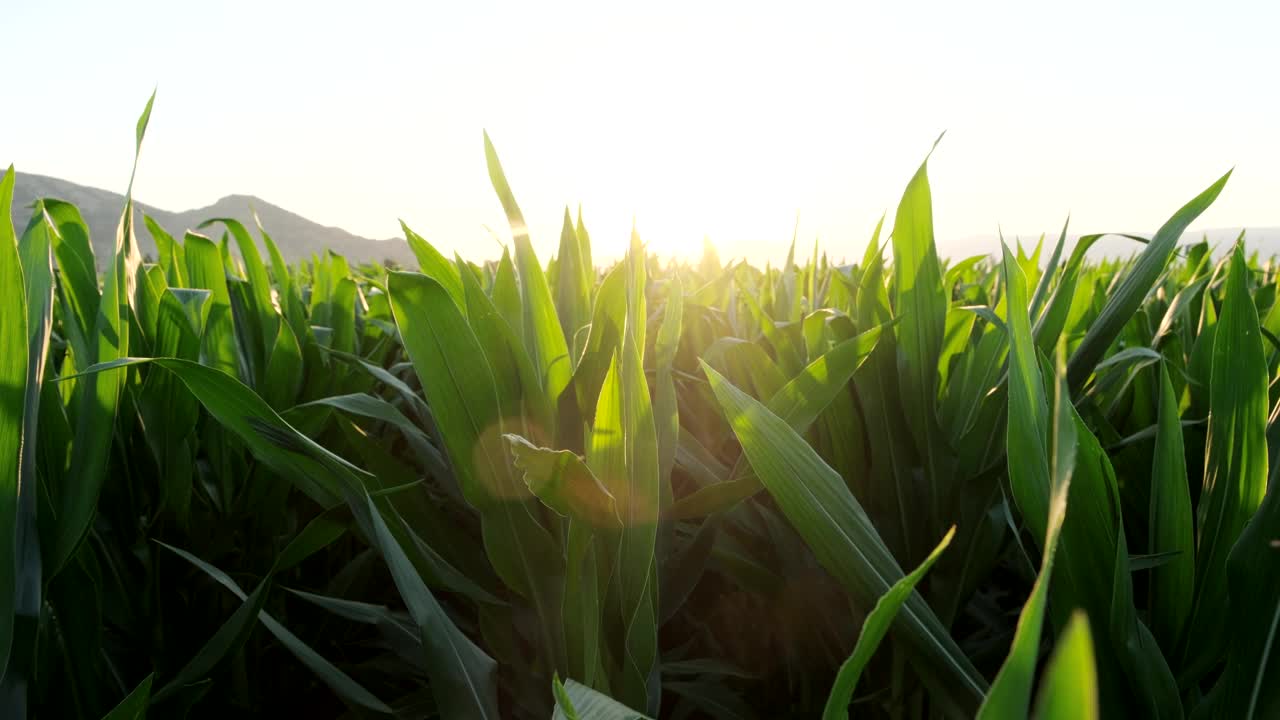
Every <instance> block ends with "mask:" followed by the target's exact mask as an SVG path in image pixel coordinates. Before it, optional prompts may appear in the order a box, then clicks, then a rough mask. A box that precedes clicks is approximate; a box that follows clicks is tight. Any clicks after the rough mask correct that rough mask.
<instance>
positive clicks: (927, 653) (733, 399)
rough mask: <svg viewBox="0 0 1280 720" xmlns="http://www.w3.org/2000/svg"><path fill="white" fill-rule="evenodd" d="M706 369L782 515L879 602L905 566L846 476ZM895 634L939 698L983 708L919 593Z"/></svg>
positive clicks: (974, 675)
mask: <svg viewBox="0 0 1280 720" xmlns="http://www.w3.org/2000/svg"><path fill="white" fill-rule="evenodd" d="M702 368H703V372H705V373H706V375H707V377H708V379H710V381H711V387H712V390H714V391H715V394H716V398H717V399H718V400H719V402H720V405H721V407H722V408H723V409H724V412H725V415H726V416H727V417H728V418H729V423H730V425H731V427H732V428H733V431H734V434H735V435H737V437H738V440H739V442H740V443H742V447H743V452H744V453H745V454H746V456H747V458H748V459H749V460H750V462H751V465H752V467H753V468H754V469H755V472H756V474H757V475H758V476H759V478H760V480H761V481H762V482H763V483H764V485H765V487H766V488H768V490H769V493H770V494H771V495H772V496H773V498H774V500H775V501H777V503H778V505H779V507H780V508H781V509H782V512H783V514H785V515H786V516H787V519H788V520H790V521H791V524H792V525H793V526H794V527H795V529H796V531H797V532H799V533H800V535H801V537H803V538H804V539H805V542H806V543H807V544H808V545H809V547H810V549H812V550H813V552H814V554H815V555H817V557H818V560H819V561H820V562H821V563H822V565H823V566H824V567H826V568H827V570H828V571H830V572H831V573H832V574H833V575H834V576H835V577H836V579H837V580H838V581H840V583H841V584H842V585H843V586H844V587H845V589H846V590H847V591H849V593H850V594H852V595H853V596H854V598H855V599H856V600H857V601H858V602H860V603H864V604H865V605H866V606H872V605H874V603H875V601H876V600H877V599H878V598H879V597H880V596H881V595H882V594H884V593H885V592H886V591H887V590H889V589H890V588H891V587H892V586H893V584H894V583H896V582H897V581H898V580H900V579H902V577H903V572H902V569H901V568H900V567H899V566H898V563H897V561H896V560H895V559H894V558H893V555H892V554H891V553H890V552H889V549H888V548H887V547H885V544H884V541H883V540H882V539H881V538H880V535H879V533H878V532H876V529H875V527H874V526H872V524H871V521H870V519H869V518H868V517H867V514H866V512H865V511H864V510H863V509H862V507H861V506H860V505H859V504H858V501H857V500H856V499H854V497H853V495H851V494H850V493H849V490H848V488H847V487H846V486H845V483H844V480H843V478H841V477H840V476H839V474H837V473H836V472H835V471H834V470H832V469H831V468H830V467H828V466H827V465H826V464H825V463H823V462H822V459H821V458H820V457H819V456H818V454H817V453H816V452H814V450H813V449H812V448H811V447H809V446H808V445H807V444H806V443H805V442H804V440H803V439H802V438H801V437H800V436H799V435H797V434H796V433H795V431H794V430H792V429H791V428H790V427H789V426H788V425H787V423H786V421H785V420H783V419H781V418H779V417H778V416H777V415H774V414H773V413H771V412H769V410H768V409H767V408H766V407H765V406H764V405H761V404H760V403H759V402H758V401H756V400H754V399H752V398H751V397H750V396H748V395H746V394H745V393H743V392H742V391H741V390H738V389H737V388H735V387H733V386H732V385H730V384H729V383H728V382H726V381H725V380H724V378H723V377H721V376H720V375H719V373H717V372H716V371H715V370H713V369H712V368H711V367H710V366H708V365H707V364H706V363H703V365H702ZM895 634H897V635H898V637H900V639H901V641H902V642H903V643H904V644H905V645H906V646H907V647H908V648H910V652H911V653H912V656H913V658H915V661H914V663H913V664H914V666H915V667H916V668H917V670H918V672H919V673H920V674H921V676H922V678H923V679H924V680H925V682H926V683H927V684H928V685H929V687H930V688H931V689H932V690H934V692H935V693H936V697H938V698H939V700H941V701H943V702H944V703H945V704H946V705H947V706H949V707H951V708H953V710H954V711H958V712H961V713H972V712H973V711H975V710H976V709H977V706H978V703H979V702H981V700H982V697H983V695H984V693H985V691H986V682H985V681H984V680H983V679H982V677H981V675H979V674H978V672H977V671H976V670H975V669H974V668H973V666H972V665H971V664H970V663H969V660H968V658H966V657H965V655H964V653H963V652H962V651H961V650H960V648H959V647H958V646H957V645H956V644H955V641H954V640H952V639H951V637H950V635H949V634H948V633H947V631H946V629H945V628H944V627H943V626H942V623H941V622H940V621H939V620H938V618H937V616H936V615H934V613H933V611H932V610H931V609H930V608H929V606H928V605H927V604H925V602H924V600H923V598H921V597H920V596H919V595H917V594H913V595H912V596H911V597H910V598H909V599H908V600H907V601H906V604H905V605H904V606H903V611H902V612H901V613H900V614H899V615H898V619H897V620H896V621H895Z"/></svg>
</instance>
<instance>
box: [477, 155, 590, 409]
mask: <svg viewBox="0 0 1280 720" xmlns="http://www.w3.org/2000/svg"><path fill="white" fill-rule="evenodd" d="M484 153H485V158H486V160H487V161H488V164H489V179H490V181H492V183H493V189H494V190H495V191H496V192H497V193H498V199H499V200H501V201H502V209H503V210H504V211H506V214H507V220H508V221H510V223H511V235H512V238H513V239H514V241H515V246H516V266H517V267H518V269H519V272H520V299H521V304H522V305H523V308H524V313H523V327H524V341H525V344H526V346H527V347H528V348H529V356H530V357H531V358H533V362H534V365H535V367H536V368H537V370H538V379H539V381H540V384H541V387H542V391H543V392H544V393H545V394H546V397H547V401H548V402H549V403H550V404H551V405H552V406H553V407H554V406H555V404H556V401H557V400H558V399H559V398H560V393H561V392H563V391H564V389H565V387H566V386H567V385H568V384H569V379H570V377H571V376H572V375H573V366H572V363H571V361H570V360H569V347H568V345H567V344H566V342H565V334H564V331H563V330H562V329H561V328H560V320H559V318H558V317H557V316H556V306H555V303H554V302H553V301H552V298H551V288H550V287H549V286H548V285H547V278H546V276H545V275H544V274H543V272H542V266H541V265H539V264H538V258H537V256H536V255H535V254H534V252H533V244H532V243H531V242H530V241H529V229H528V226H527V225H525V222H524V215H523V214H522V213H521V212H520V206H519V205H517V204H516V199H515V196H514V195H512V194H511V186H510V185H508V184H507V177H506V174H505V173H503V171H502V164H501V163H499V162H498V154H497V151H495V150H494V148H493V143H492V142H490V140H489V134H488V133H485V136H484Z"/></svg>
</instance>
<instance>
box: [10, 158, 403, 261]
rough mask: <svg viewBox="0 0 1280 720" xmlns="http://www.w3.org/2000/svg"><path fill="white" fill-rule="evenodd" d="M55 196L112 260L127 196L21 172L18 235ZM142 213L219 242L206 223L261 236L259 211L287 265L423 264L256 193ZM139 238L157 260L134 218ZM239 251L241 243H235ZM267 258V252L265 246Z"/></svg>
mask: <svg viewBox="0 0 1280 720" xmlns="http://www.w3.org/2000/svg"><path fill="white" fill-rule="evenodd" d="M43 197H52V198H57V199H59V200H65V201H67V202H70V203H73V204H75V205H76V207H78V208H79V209H80V214H81V216H82V217H83V218H84V221H85V224H87V225H88V226H89V237H90V239H91V241H92V244H93V252H94V255H95V256H96V257H97V260H98V265H99V267H102V264H103V263H104V262H105V260H106V259H107V258H109V257H110V255H111V253H112V250H113V248H114V245H115V238H116V228H117V227H118V226H119V224H120V213H121V211H122V210H123V208H124V196H123V195H121V194H119V193H114V192H111V191H109V190H101V189H98V188H92V187H87V186H84V185H78V184H76V183H73V182H70V181H67V180H62V179H59V178H54V177H48V176H45V175H33V174H31V173H22V172H19V173H17V176H16V178H15V183H14V197H13V221H14V226H15V227H16V228H17V230H18V232H22V229H23V228H24V227H26V224H27V221H28V220H29V218H30V208H31V206H32V204H33V203H34V202H35V201H36V199H38V198H43ZM134 207H135V208H136V211H138V213H146V214H147V215H148V216H150V217H151V219H152V220H155V221H156V222H157V223H159V224H160V227H162V228H164V229H165V230H166V231H167V232H169V233H170V234H171V235H173V236H174V237H178V238H181V237H182V235H183V234H184V233H185V232H186V231H187V230H193V231H195V232H199V233H201V234H205V235H210V236H211V237H214V238H215V239H218V238H220V237H221V234H222V231H223V228H222V227H221V226H220V225H217V226H211V227H209V228H205V229H204V230H197V227H198V226H199V224H200V223H202V222H205V221H206V220H210V219H212V218H234V219H236V220H239V221H240V222H241V223H243V224H244V226H245V227H247V228H249V230H250V231H251V232H252V233H253V234H254V235H255V236H256V235H257V228H256V227H255V225H254V221H253V212H254V211H256V212H257V213H258V218H259V219H260V220H261V221H262V226H263V228H265V229H266V231H267V232H268V233H269V234H270V235H271V239H272V240H273V241H275V243H276V245H277V246H278V247H279V248H280V254H281V255H283V256H284V258H285V261H286V262H290V263H293V262H297V261H299V260H303V259H306V258H310V257H311V255H312V254H317V255H318V254H321V253H323V252H324V251H325V250H332V251H333V252H335V253H338V254H339V255H343V256H345V257H346V258H347V259H348V260H350V261H352V262H356V263H359V262H366V261H383V260H388V259H389V260H395V261H396V262H398V263H400V264H401V265H404V266H407V267H417V261H416V260H415V259H414V257H413V253H412V252H411V251H410V250H409V246H408V244H407V243H406V242H405V241H404V240H403V239H395V240H371V239H369V238H364V237H360V236H358V235H353V234H352V233H349V232H347V231H346V230H343V229H342V228H336V227H327V226H324V225H321V224H319V223H316V222H312V221H311V220H308V219H307V218H304V217H302V216H301V215H298V214H297V213H293V212H290V211H288V210H286V209H284V208H282V207H279V206H277V205H273V204H271V203H269V202H267V201H265V200H262V199H261V198H256V197H253V196H252V195H228V196H227V197H224V198H222V199H221V200H218V201H217V202H215V203H213V204H212V205H209V206H206V207H202V208H196V209H194V210H184V211H181V212H173V211H170V210H163V209H160V208H157V207H154V206H152V205H147V204H145V203H142V202H136V201H135V203H134ZM134 234H135V235H136V237H137V239H138V245H139V249H140V250H141V252H142V253H143V254H144V255H150V256H151V257H153V258H154V257H155V256H156V244H155V240H153V239H152V237H151V233H150V231H149V230H148V229H147V227H146V225H145V224H144V223H143V222H142V216H141V214H138V215H137V216H136V217H135V218H134ZM232 247H233V248H234V247H235V245H234V244H233V245H232ZM261 251H262V253H263V255H264V256H265V254H266V250H265V248H263V249H262V250H261Z"/></svg>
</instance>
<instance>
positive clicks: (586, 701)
mask: <svg viewBox="0 0 1280 720" xmlns="http://www.w3.org/2000/svg"><path fill="white" fill-rule="evenodd" d="M551 692H552V694H553V696H554V697H555V701H556V709H555V713H553V714H552V716H551V720H649V719H648V717H647V716H645V715H641V714H640V713H638V712H636V711H635V710H632V709H631V708H629V707H627V706H626V705H623V704H622V703H620V702H618V701H617V700H614V699H613V698H611V697H609V696H608V695H605V694H603V693H600V692H597V691H595V690H592V689H591V688H590V687H587V686H586V685H583V684H582V683H580V682H578V681H576V680H573V679H569V680H566V681H565V682H564V683H563V684H562V683H561V682H560V679H559V678H555V679H554V680H552V687H551Z"/></svg>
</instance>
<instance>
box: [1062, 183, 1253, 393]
mask: <svg viewBox="0 0 1280 720" xmlns="http://www.w3.org/2000/svg"><path fill="white" fill-rule="evenodd" d="M1230 177H1231V172H1230V171H1228V172H1227V174H1225V175H1223V176H1222V177H1221V178H1219V179H1218V181H1217V182H1215V183H1214V184H1212V185H1210V186H1209V187H1208V189H1206V190H1205V191H1204V192H1202V193H1200V194H1199V195H1197V196H1196V197H1195V198H1194V199H1193V200H1191V202H1189V203H1187V204H1186V205H1184V206H1183V207H1182V209H1180V210H1178V212H1176V213H1174V215H1173V217H1171V218H1169V220H1168V221H1167V222H1165V224H1164V225H1163V226H1161V227H1160V229H1159V230H1158V231H1157V232H1156V234H1155V236H1154V237H1152V238H1151V242H1150V243H1148V244H1147V247H1146V249H1145V250H1143V251H1142V254H1141V255H1139V256H1138V261H1137V262H1136V263H1134V264H1133V267H1131V268H1130V269H1129V271H1128V272H1127V273H1125V274H1124V279H1123V280H1121V281H1120V284H1119V286H1118V287H1116V288H1115V290H1114V291H1113V292H1112V293H1111V294H1110V295H1109V297H1108V298H1107V301H1106V305H1104V306H1103V308H1102V312H1101V313H1100V314H1099V316H1098V318H1097V319H1096V320H1095V321H1094V322H1093V323H1091V324H1090V326H1089V331H1088V333H1086V334H1085V337H1084V340H1082V341H1081V342H1080V345H1079V346H1078V347H1077V348H1076V350H1075V352H1074V353H1073V354H1072V355H1071V361H1070V363H1068V365H1067V380H1068V382H1069V383H1070V385H1071V387H1072V389H1073V390H1075V389H1079V388H1080V387H1082V386H1083V385H1084V381H1085V380H1086V379H1088V377H1089V375H1090V374H1091V373H1092V372H1093V368H1094V366H1095V365H1097V364H1098V361H1099V360H1101V359H1102V356H1103V355H1104V354H1105V353H1106V351H1107V348H1109V347H1110V346H1111V343H1113V342H1114V341H1115V339H1116V337H1118V336H1119V335H1120V331H1121V330H1122V329H1123V328H1124V326H1125V324H1126V323H1128V322H1129V318H1131V317H1133V313H1134V312H1135V311H1136V310H1137V309H1138V306H1139V305H1141V304H1142V301H1143V298H1145V297H1146V296H1147V293H1149V292H1150V291H1151V288H1152V286H1153V285H1154V284H1155V282H1156V280H1157V279H1158V278H1159V277H1160V276H1161V275H1162V274H1163V273H1164V271H1165V267H1166V266H1167V265H1168V263H1169V258H1170V257H1171V256H1172V255H1173V251H1174V248H1175V247H1176V246H1177V243H1178V239H1179V238H1181V237H1182V233H1183V231H1185V230H1186V229H1187V226H1188V225H1190V224H1191V223H1192V222H1195V219H1196V218H1197V217H1200V214H1201V213H1203V212H1204V211H1205V210H1206V209H1208V207H1209V206H1210V205H1212V204H1213V201H1214V200H1216V199H1217V198H1218V194H1219V193H1221V192H1222V188H1223V187H1224V186H1225V185H1226V184H1227V179H1228V178H1230Z"/></svg>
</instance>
